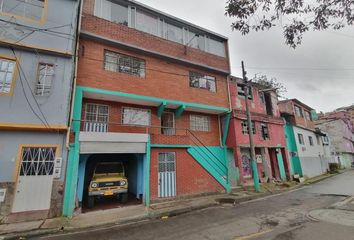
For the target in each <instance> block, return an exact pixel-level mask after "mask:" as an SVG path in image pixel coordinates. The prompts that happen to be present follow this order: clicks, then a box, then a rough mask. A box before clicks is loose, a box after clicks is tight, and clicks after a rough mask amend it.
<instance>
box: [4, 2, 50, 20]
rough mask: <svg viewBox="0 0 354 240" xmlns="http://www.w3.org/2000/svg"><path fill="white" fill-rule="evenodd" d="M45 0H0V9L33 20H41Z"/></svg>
mask: <svg viewBox="0 0 354 240" xmlns="http://www.w3.org/2000/svg"><path fill="white" fill-rule="evenodd" d="M46 1H47V0H0V11H1V12H4V13H9V14H13V15H16V16H22V17H26V18H30V19H33V20H37V21H38V20H41V18H42V16H43V10H44V6H45V2H46Z"/></svg>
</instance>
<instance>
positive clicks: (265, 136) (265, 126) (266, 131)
mask: <svg viewBox="0 0 354 240" xmlns="http://www.w3.org/2000/svg"><path fill="white" fill-rule="evenodd" d="M261 129H262V139H263V140H268V139H269V129H268V124H267V123H261Z"/></svg>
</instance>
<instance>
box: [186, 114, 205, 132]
mask: <svg viewBox="0 0 354 240" xmlns="http://www.w3.org/2000/svg"><path fill="white" fill-rule="evenodd" d="M190 125H191V130H193V131H201V132H209V131H210V118H209V117H208V116H198V115H190Z"/></svg>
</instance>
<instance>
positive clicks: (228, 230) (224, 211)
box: [40, 171, 354, 240]
mask: <svg viewBox="0 0 354 240" xmlns="http://www.w3.org/2000/svg"><path fill="white" fill-rule="evenodd" d="M353 184H354V171H350V172H346V173H344V174H340V175H338V176H336V177H333V178H330V179H327V180H325V181H322V182H320V183H317V184H314V185H309V186H306V187H304V188H301V189H299V190H295V191H291V192H287V193H284V194H281V195H275V196H270V197H267V198H264V199H258V200H254V201H251V202H247V203H243V204H240V205H237V206H219V207H214V208H209V209H205V210H201V211H197V212H192V213H189V214H185V215H181V216H177V217H172V218H168V219H164V220H155V221H149V222H142V223H139V224H134V225H127V226H119V227H117V226H116V227H110V228H101V229H92V230H89V231H87V230H86V231H82V232H78V233H72V234H61V235H52V236H46V237H41V238H40V239H51V240H56V239H58V240H59V239H65V240H70V239H85V240H90V239H124V240H132V239H172V240H173V239H176V240H177V239H178V240H180V239H184V240H188V239H190V240H192V239H193V240H195V239H208V240H211V239H217V240H221V239H232V240H233V239H235V240H236V239H240V240H241V239H274V240H282V239H284V240H286V239H294V240H296V239H302V240H304V239H321V240H327V239H328V240H329V239H331V240H332V239H336V240H340V239H346V240H347V239H353V236H354V211H350V210H348V209H350V206H352V205H353V200H352V199H350V198H348V197H347V196H352V195H354V186H353ZM348 206H349V208H348ZM352 209H354V208H352Z"/></svg>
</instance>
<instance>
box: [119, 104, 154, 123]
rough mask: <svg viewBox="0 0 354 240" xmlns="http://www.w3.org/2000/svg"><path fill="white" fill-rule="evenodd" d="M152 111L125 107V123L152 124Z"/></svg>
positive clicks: (123, 119)
mask: <svg viewBox="0 0 354 240" xmlns="http://www.w3.org/2000/svg"><path fill="white" fill-rule="evenodd" d="M150 118H151V113H150V111H149V110H146V109H138V108H123V117H122V121H123V124H126V125H141V126H149V125H150Z"/></svg>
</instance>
